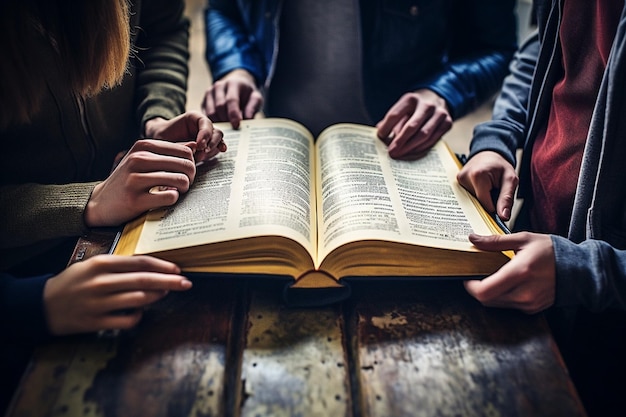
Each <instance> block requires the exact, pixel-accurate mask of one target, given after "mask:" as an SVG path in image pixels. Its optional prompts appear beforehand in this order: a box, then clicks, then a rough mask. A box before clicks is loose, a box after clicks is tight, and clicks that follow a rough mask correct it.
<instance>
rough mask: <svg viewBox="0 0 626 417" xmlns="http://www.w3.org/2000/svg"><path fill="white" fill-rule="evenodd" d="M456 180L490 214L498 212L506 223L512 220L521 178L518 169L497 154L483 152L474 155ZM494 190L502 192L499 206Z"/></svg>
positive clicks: (499, 196) (499, 195)
mask: <svg viewBox="0 0 626 417" xmlns="http://www.w3.org/2000/svg"><path fill="white" fill-rule="evenodd" d="M457 181H458V182H459V184H461V185H462V186H463V187H465V188H466V189H467V190H468V191H469V192H471V193H472V194H474V195H475V196H476V198H477V199H478V201H480V203H481V204H482V205H483V207H484V208H485V210H487V211H488V212H489V213H493V212H496V213H497V214H498V216H500V217H501V218H502V219H503V220H509V219H510V218H511V210H512V208H513V201H514V198H515V190H516V189H517V184H518V183H519V179H518V177H517V173H516V172H515V168H514V167H513V165H511V164H510V163H509V162H508V161H507V160H506V159H504V158H503V157H502V155H500V154H499V153H497V152H492V151H484V152H480V153H477V154H476V155H474V156H473V157H472V158H471V159H470V160H469V161H467V163H466V164H465V166H464V167H463V168H462V169H461V171H460V172H459V173H458V174H457ZM492 189H499V190H500V192H499V194H498V199H497V201H496V207H494V205H493V200H492V196H491V190H492Z"/></svg>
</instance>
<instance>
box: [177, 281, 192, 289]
mask: <svg viewBox="0 0 626 417" xmlns="http://www.w3.org/2000/svg"><path fill="white" fill-rule="evenodd" d="M180 286H181V287H183V288H191V287H192V286H193V284H192V283H191V281H189V280H188V279H184V280H182V281H181V282H180Z"/></svg>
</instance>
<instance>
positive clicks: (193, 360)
mask: <svg viewBox="0 0 626 417" xmlns="http://www.w3.org/2000/svg"><path fill="white" fill-rule="evenodd" d="M236 292H237V290H236V288H235V287H234V286H233V285H228V284H224V283H216V282H214V281H212V280H201V279H198V280H194V288H193V289H192V290H190V291H188V292H186V293H172V294H169V295H168V296H167V297H166V298H165V299H163V300H162V301H160V302H158V303H156V304H155V305H154V306H152V307H150V308H148V309H146V311H145V313H144V317H143V319H142V322H141V324H140V325H139V326H138V327H137V328H136V329H134V330H132V331H127V332H121V333H119V334H117V335H104V336H102V335H101V336H99V337H96V336H78V337H72V338H61V339H59V340H57V341H55V342H53V343H51V344H49V345H47V346H43V347H41V349H39V351H38V352H37V354H36V355H35V356H34V358H33V361H32V363H31V364H30V366H29V369H28V371H27V372H26V374H25V376H24V380H23V382H22V384H21V385H20V387H19V388H18V391H17V393H16V395H15V398H14V403H13V407H12V411H10V412H9V413H8V414H7V415H11V416H24V417H26V416H33V417H40V416H105V417H107V416H123V417H133V416H198V417H199V416H222V415H224V413H225V409H226V403H227V395H226V387H228V384H227V382H226V380H227V376H226V369H227V365H226V362H227V361H228V360H229V357H230V355H229V350H230V346H229V344H230V327H231V322H230V320H231V318H232V310H233V307H234V306H235V305H236V303H235V302H234V301H233V300H234V297H235V293H236Z"/></svg>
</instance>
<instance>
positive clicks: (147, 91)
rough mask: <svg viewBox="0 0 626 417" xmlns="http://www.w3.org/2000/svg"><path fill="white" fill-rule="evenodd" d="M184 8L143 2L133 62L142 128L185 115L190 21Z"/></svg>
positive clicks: (157, 0)
mask: <svg viewBox="0 0 626 417" xmlns="http://www.w3.org/2000/svg"><path fill="white" fill-rule="evenodd" d="M184 8H185V4H184V2H183V1H181V0H176V1H172V0H152V1H143V2H141V7H140V10H139V13H140V15H139V22H138V24H139V27H138V28H135V29H134V30H135V31H136V32H137V38H136V40H135V47H136V51H137V52H136V59H135V60H134V62H133V65H135V66H136V69H137V88H136V103H137V120H138V121H139V122H140V123H141V126H143V125H144V124H145V122H146V121H147V120H150V119H152V118H155V117H163V118H165V119H171V118H173V117H176V116H178V115H179V114H181V113H183V112H184V111H185V104H186V90H187V76H188V66H187V61H188V59H189V49H188V42H189V21H188V19H187V18H186V17H185V16H184V13H183V12H184ZM198 104H199V103H198Z"/></svg>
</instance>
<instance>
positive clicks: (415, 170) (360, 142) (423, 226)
mask: <svg viewBox="0 0 626 417" xmlns="http://www.w3.org/2000/svg"><path fill="white" fill-rule="evenodd" d="M317 147H318V160H317V163H318V164H319V165H318V169H317V178H318V179H317V181H318V184H319V187H318V190H317V192H318V195H319V196H320V197H318V198H319V200H320V201H319V202H318V213H319V219H318V224H319V245H320V249H319V256H320V259H323V258H324V257H325V256H326V255H327V254H328V253H329V252H331V251H332V250H333V249H335V248H337V247H338V246H340V245H343V244H345V243H348V242H352V241H358V240H367V239H370V240H371V239H381V240H390V241H394V242H401V243H410V244H416V245H423V246H431V247H438V248H447V249H458V250H468V251H473V250H475V249H474V248H473V246H472V245H471V243H470V242H469V241H468V239H467V236H468V234H469V233H472V232H476V233H481V234H492V232H491V231H490V230H489V228H488V227H487V226H486V225H485V222H484V221H483V219H482V218H481V216H480V214H479V213H478V211H477V210H476V208H475V206H474V204H473V202H472V200H471V198H470V196H469V194H468V193H467V191H465V190H464V189H463V188H462V187H461V186H460V185H458V183H457V181H456V174H457V172H458V166H457V165H456V162H455V160H454V159H453V157H452V155H451V154H450V152H449V150H448V148H447V147H446V145H445V144H444V143H443V142H441V141H440V142H439V143H438V144H437V145H436V146H435V147H434V148H433V149H431V150H430V151H429V152H428V154H427V155H425V156H424V157H422V158H420V159H419V160H416V161H398V160H394V159H392V158H390V157H389V156H388V153H387V147H386V145H385V144H384V143H383V142H382V141H381V140H379V139H378V138H377V137H376V131H375V129H374V128H369V127H365V126H357V125H336V126H333V127H331V128H329V129H327V130H326V131H325V132H323V133H322V136H320V139H319V140H318V143H317Z"/></svg>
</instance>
